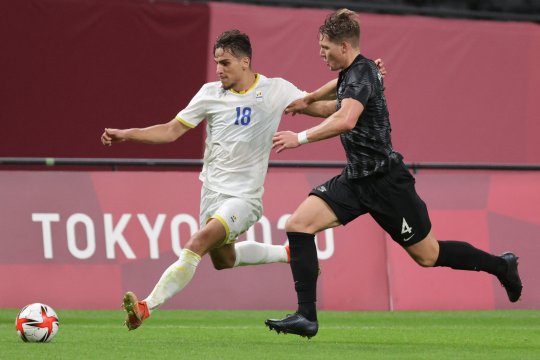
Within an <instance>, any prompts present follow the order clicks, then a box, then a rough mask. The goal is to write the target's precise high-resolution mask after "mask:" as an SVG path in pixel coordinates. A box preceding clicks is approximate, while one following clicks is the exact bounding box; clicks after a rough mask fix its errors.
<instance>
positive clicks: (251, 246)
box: [210, 195, 288, 270]
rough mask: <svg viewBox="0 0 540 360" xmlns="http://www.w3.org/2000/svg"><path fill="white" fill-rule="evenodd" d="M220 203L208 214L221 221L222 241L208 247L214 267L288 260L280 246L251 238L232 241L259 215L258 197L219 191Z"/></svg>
mask: <svg viewBox="0 0 540 360" xmlns="http://www.w3.org/2000/svg"><path fill="white" fill-rule="evenodd" d="M221 198H222V200H223V201H222V204H221V206H220V207H219V208H218V209H216V210H215V211H214V212H213V213H212V215H211V216H212V217H214V218H216V219H218V220H219V221H220V222H222V223H223V226H224V227H225V229H226V235H225V238H226V239H225V241H224V243H223V244H222V245H221V247H219V248H216V249H213V250H212V251H210V257H211V259H212V263H213V264H214V267H215V268H216V269H217V270H221V269H229V268H232V267H236V266H245V265H258V264H269V263H275V262H288V255H287V249H286V247H284V246H279V245H271V244H261V243H257V242H254V241H242V242H239V243H235V242H236V239H237V238H238V236H240V235H241V234H243V233H244V232H246V231H247V230H248V229H249V228H250V227H251V226H253V225H254V224H255V223H256V222H257V221H258V220H259V219H260V218H261V216H262V201H261V199H259V198H254V199H245V198H237V197H233V196H228V195H221Z"/></svg>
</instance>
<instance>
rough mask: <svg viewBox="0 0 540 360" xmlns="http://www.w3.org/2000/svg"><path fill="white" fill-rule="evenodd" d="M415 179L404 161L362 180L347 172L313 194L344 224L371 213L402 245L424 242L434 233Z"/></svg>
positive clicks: (312, 192)
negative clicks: (350, 177) (349, 176)
mask: <svg viewBox="0 0 540 360" xmlns="http://www.w3.org/2000/svg"><path fill="white" fill-rule="evenodd" d="M414 184H415V180H414V177H413V176H412V175H411V174H410V173H409V170H407V168H406V167H405V165H404V164H403V162H399V163H398V164H395V165H393V166H392V168H391V169H390V171H389V172H387V173H384V174H375V175H371V176H367V177H365V178H361V179H348V178H347V175H346V174H345V173H342V174H341V175H338V176H336V177H334V178H332V179H330V180H329V181H327V182H326V183H324V184H322V185H320V186H317V187H316V188H315V189H313V190H312V191H311V192H310V195H315V196H318V197H320V198H321V199H323V200H324V201H325V202H326V203H327V204H328V205H329V206H330V208H331V209H332V210H333V211H334V214H336V216H337V218H338V220H339V222H340V223H341V224H342V225H345V224H347V223H348V222H350V221H352V220H354V219H356V218H357V217H359V216H360V215H363V214H366V213H369V214H370V215H371V216H372V217H373V219H375V221H376V222H377V223H378V224H379V225H380V226H381V227H382V228H383V229H384V230H385V231H386V232H387V233H388V234H390V236H391V237H392V239H394V241H396V242H397V243H398V244H400V245H401V246H410V245H412V244H415V243H417V242H419V241H420V240H422V239H424V238H425V237H426V236H427V234H428V233H429V231H430V230H431V222H430V220H429V215H428V212H427V208H426V204H425V203H424V201H422V199H420V197H419V196H418V194H417V193H416V190H415V188H414Z"/></svg>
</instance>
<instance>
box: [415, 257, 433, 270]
mask: <svg viewBox="0 0 540 360" xmlns="http://www.w3.org/2000/svg"><path fill="white" fill-rule="evenodd" d="M414 261H416V263H417V264H418V265H420V266H421V267H425V268H427V267H433V266H435V263H436V262H437V257H433V256H421V257H415V258H414Z"/></svg>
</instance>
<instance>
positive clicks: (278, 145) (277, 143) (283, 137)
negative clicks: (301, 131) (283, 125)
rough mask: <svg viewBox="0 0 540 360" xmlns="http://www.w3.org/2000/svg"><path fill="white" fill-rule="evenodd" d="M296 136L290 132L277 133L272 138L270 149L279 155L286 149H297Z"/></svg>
mask: <svg viewBox="0 0 540 360" xmlns="http://www.w3.org/2000/svg"><path fill="white" fill-rule="evenodd" d="M299 146H300V143H299V142H298V134H297V133H295V132H292V131H278V132H277V133H275V134H274V136H273V137H272V149H275V150H276V152H277V153H278V154H279V153H280V152H282V151H283V150H286V149H294V148H295V147H299Z"/></svg>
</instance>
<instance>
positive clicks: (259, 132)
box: [101, 30, 384, 330]
mask: <svg viewBox="0 0 540 360" xmlns="http://www.w3.org/2000/svg"><path fill="white" fill-rule="evenodd" d="M251 56H252V49H251V43H250V40H249V37H248V36H247V35H246V34H243V33H241V32H240V31H238V30H229V31H225V32H224V33H222V34H221V35H220V36H219V37H218V38H217V40H216V43H215V45H214V60H215V62H216V73H217V75H218V77H219V81H216V82H211V83H207V84H204V85H203V86H202V88H201V89H200V90H199V92H198V93H197V94H196V95H195V96H194V97H193V98H192V99H191V101H190V103H189V104H188V105H187V107H186V108H185V109H183V110H182V111H180V112H179V113H178V115H177V116H176V118H175V119H173V120H171V121H169V122H168V123H165V124H159V125H154V126H150V127H147V128H143V129H138V128H133V129H110V128H107V129H105V131H104V133H103V134H102V136H101V141H102V143H103V144H104V145H108V146H110V145H112V144H113V143H117V142H122V141H136V142H142V143H149V144H161V143H169V142H173V141H175V140H177V139H178V138H180V137H181V136H182V135H184V134H185V133H186V132H187V131H188V130H190V129H192V128H194V127H195V126H197V125H198V124H199V123H201V122H202V121H203V120H204V119H207V127H206V132H207V138H206V148H205V152H204V165H203V169H202V172H201V174H200V176H199V178H200V180H201V181H202V185H203V186H202V189H201V206H200V230H199V231H197V232H196V233H195V234H193V236H192V237H191V238H190V239H189V241H188V242H187V244H186V245H185V247H184V248H183V249H182V252H181V254H180V257H179V259H178V261H176V262H174V263H173V264H172V265H170V266H169V267H168V268H167V269H166V270H165V272H164V273H163V275H162V276H161V278H160V279H159V281H158V283H157V284H156V285H155V287H154V289H153V291H152V292H151V293H150V295H148V296H147V297H146V298H145V299H144V300H142V301H139V299H138V298H137V296H136V295H135V294H134V293H133V292H127V293H126V294H125V295H124V299H123V305H124V309H125V310H126V312H127V318H126V323H125V324H126V326H127V328H128V329H129V330H134V329H136V328H138V327H139V326H140V325H141V324H142V322H143V321H144V320H145V319H146V318H148V316H150V314H151V312H152V311H154V310H156V309H157V308H159V307H160V306H161V305H162V304H163V303H164V302H165V301H167V300H168V299H170V298H171V297H172V296H174V295H175V294H177V293H178V292H180V291H181V290H182V289H183V288H184V287H185V286H186V285H187V284H188V283H189V282H190V281H191V279H192V277H193V275H194V273H195V270H196V269H197V266H198V264H199V262H200V260H201V257H202V256H204V255H205V254H207V253H209V254H210V258H211V259H212V263H213V265H214V267H215V268H216V269H218V270H219V269H226V268H232V267H236V266H242V265H256V264H268V263H275V262H284V263H286V262H288V247H285V246H276V245H268V244H260V243H256V242H247V241H243V242H240V243H238V244H236V245H235V244H234V242H235V240H236V239H237V237H238V236H239V235H240V234H242V233H243V232H245V231H246V230H247V229H248V228H249V227H250V226H252V225H253V224H255V223H256V222H257V221H258V220H259V219H260V217H261V215H262V194H263V182H264V178H265V176H266V172H267V168H268V158H269V156H270V151H271V147H272V136H273V135H274V133H275V132H276V130H277V128H278V125H279V122H280V120H281V116H282V113H283V111H284V110H285V108H286V107H287V105H289V104H290V103H291V102H293V101H294V100H297V99H300V98H302V97H303V96H305V95H306V93H305V92H303V91H300V90H299V89H298V88H296V87H295V86H294V85H292V84H291V83H290V82H288V81H286V80H284V79H281V78H267V77H265V76H264V75H261V74H257V73H255V72H254V71H253V70H252V68H251ZM380 66H382V67H383V65H382V63H381V64H380ZM383 69H384V68H383ZM334 88H335V81H331V82H329V83H328V85H327V86H326V88H325V89H327V90H324V89H323V90H322V91H332V90H333V89H334ZM326 95H328V94H326ZM314 106H316V105H314ZM307 111H308V112H309V108H308V109H307Z"/></svg>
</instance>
